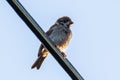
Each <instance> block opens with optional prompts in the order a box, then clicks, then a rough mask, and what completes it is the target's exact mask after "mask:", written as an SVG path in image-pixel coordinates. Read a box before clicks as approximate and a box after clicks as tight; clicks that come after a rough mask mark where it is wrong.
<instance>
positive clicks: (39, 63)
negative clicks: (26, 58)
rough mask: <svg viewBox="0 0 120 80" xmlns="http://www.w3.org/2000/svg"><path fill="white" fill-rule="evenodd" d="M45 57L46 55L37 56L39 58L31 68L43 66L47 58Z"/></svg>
mask: <svg viewBox="0 0 120 80" xmlns="http://www.w3.org/2000/svg"><path fill="white" fill-rule="evenodd" d="M45 58H46V57H43V56H39V57H38V58H37V60H36V61H35V63H34V64H33V65H32V67H31V68H32V69H33V68H35V67H36V68H37V69H39V68H40V67H41V65H42V63H43V61H44V60H45Z"/></svg>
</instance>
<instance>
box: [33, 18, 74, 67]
mask: <svg viewBox="0 0 120 80" xmlns="http://www.w3.org/2000/svg"><path fill="white" fill-rule="evenodd" d="M71 24H73V21H72V20H71V18H70V17H68V16H63V17H61V18H58V19H57V21H56V22H55V24H54V25H52V26H51V27H50V28H49V30H48V31H47V32H46V34H47V36H48V37H49V38H50V39H51V41H52V42H53V43H54V44H55V47H56V48H58V49H59V50H60V51H61V53H62V55H63V58H66V56H67V55H66V54H65V53H64V51H65V50H66V49H67V47H68V46H69V43H70V41H71V39H72V31H71ZM49 53H50V52H49V51H48V50H47V49H46V48H45V47H44V45H43V44H41V46H40V48H39V51H38V58H37V60H36V61H35V62H34V64H33V65H32V67H31V69H33V68H36V69H39V68H40V67H41V65H42V63H43V61H44V60H45V59H46V57H47V56H48V55H49Z"/></svg>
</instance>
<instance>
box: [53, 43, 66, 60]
mask: <svg viewBox="0 0 120 80" xmlns="http://www.w3.org/2000/svg"><path fill="white" fill-rule="evenodd" d="M55 47H56V48H57V49H59V48H58V47H57V45H55ZM59 50H60V49H59ZM61 53H62V55H63V58H64V59H65V58H66V57H67V55H66V54H65V53H64V52H61Z"/></svg>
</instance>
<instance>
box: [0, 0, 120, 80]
mask: <svg viewBox="0 0 120 80" xmlns="http://www.w3.org/2000/svg"><path fill="white" fill-rule="evenodd" d="M20 2H21V3H22V4H23V6H24V7H25V8H26V9H27V11H28V12H29V13H30V14H31V15H32V16H33V18H34V19H35V20H36V21H37V22H38V24H39V25H40V26H41V27H42V28H43V30H44V31H47V30H48V29H49V27H50V26H51V25H53V24H54V23H55V21H56V19H58V18H59V17H62V16H69V17H71V18H72V20H73V21H74V24H73V25H72V31H73V39H72V41H71V44H70V46H69V48H68V49H67V51H66V53H67V58H68V59H69V60H70V61H71V63H72V64H73V65H74V67H75V68H76V69H77V70H78V72H79V73H80V74H81V75H82V76H83V78H84V79H85V80H120V77H119V74H120V1H119V0H84V1H82V0H59V1H57V0H51V1H48V0H42V1H40V0H20ZM0 18H1V20H0V36H1V39H0V63H1V64H0V65H1V67H0V75H1V77H0V80H8V79H9V80H16V79H17V80H48V79H49V80H71V78H70V77H69V76H68V75H67V74H66V72H65V71H64V70H63V69H62V68H61V66H60V65H59V64H58V63H57V61H56V60H55V59H54V58H53V57H52V56H51V55H49V57H48V58H47V59H46V60H45V62H44V64H43V65H42V67H41V69H40V70H35V69H33V70H31V65H32V64H33V62H34V61H35V60H36V58H37V52H38V49H39V46H40V44H41V43H40V41H39V40H38V39H37V38H36V36H35V35H34V34H33V33H32V32H31V31H30V29H29V28H28V27H27V26H26V24H25V23H24V22H23V21H22V20H21V19H20V18H19V17H18V15H17V14H16V13H15V12H14V10H13V9H12V8H11V7H10V5H9V4H8V3H7V2H6V1H5V0H1V1H0Z"/></svg>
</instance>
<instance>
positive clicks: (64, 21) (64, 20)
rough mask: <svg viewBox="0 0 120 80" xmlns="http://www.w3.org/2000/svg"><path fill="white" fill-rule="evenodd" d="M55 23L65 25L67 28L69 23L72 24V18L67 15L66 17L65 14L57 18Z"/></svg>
mask: <svg viewBox="0 0 120 80" xmlns="http://www.w3.org/2000/svg"><path fill="white" fill-rule="evenodd" d="M57 23H59V24H62V25H65V26H66V27H68V28H70V25H71V24H73V22H72V20H71V19H70V18H69V17H67V16H64V17H61V18H59V19H58V20H57Z"/></svg>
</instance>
